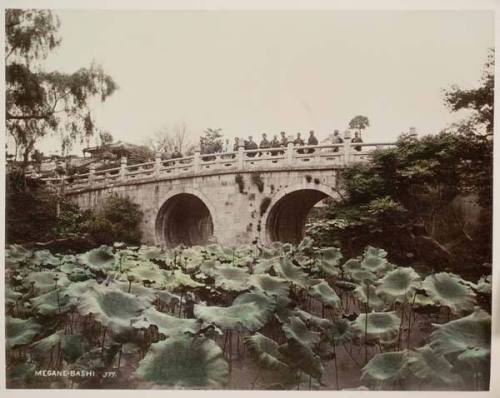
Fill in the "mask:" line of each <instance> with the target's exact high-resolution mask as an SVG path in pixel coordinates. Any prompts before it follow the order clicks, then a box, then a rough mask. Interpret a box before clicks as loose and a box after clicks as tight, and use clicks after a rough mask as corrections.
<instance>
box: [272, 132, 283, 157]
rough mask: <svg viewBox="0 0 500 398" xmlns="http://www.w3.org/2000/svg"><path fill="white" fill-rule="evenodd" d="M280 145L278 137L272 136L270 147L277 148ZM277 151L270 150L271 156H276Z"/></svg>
mask: <svg viewBox="0 0 500 398" xmlns="http://www.w3.org/2000/svg"><path fill="white" fill-rule="evenodd" d="M280 146H281V144H280V142H279V140H278V137H276V136H274V138H273V140H272V141H271V148H279V147H280ZM278 153H279V151H271V155H272V156H276V155H277V154H278Z"/></svg>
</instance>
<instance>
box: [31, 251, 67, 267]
mask: <svg viewBox="0 0 500 398" xmlns="http://www.w3.org/2000/svg"><path fill="white" fill-rule="evenodd" d="M31 262H32V263H33V264H34V265H36V266H38V267H44V268H54V267H56V266H58V265H59V264H60V263H61V260H60V259H59V258H57V257H55V256H54V255H52V253H51V252H50V251H48V250H37V251H35V253H34V255H33V258H32V259H31Z"/></svg>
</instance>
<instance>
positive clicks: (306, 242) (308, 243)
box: [297, 236, 314, 251]
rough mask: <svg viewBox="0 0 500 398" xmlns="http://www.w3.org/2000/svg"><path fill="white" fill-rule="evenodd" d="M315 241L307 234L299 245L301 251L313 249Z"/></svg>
mask: <svg viewBox="0 0 500 398" xmlns="http://www.w3.org/2000/svg"><path fill="white" fill-rule="evenodd" d="M313 243H314V241H313V240H312V239H311V238H310V237H309V236H306V237H305V238H304V239H302V241H301V242H300V243H299V246H298V247H297V248H298V249H299V250H300V251H303V250H308V249H311V248H312V246H313Z"/></svg>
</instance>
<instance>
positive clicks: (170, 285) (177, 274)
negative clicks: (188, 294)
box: [164, 269, 205, 291]
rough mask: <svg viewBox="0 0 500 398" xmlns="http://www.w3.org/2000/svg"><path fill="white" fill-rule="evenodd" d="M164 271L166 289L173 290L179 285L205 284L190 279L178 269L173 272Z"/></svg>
mask: <svg viewBox="0 0 500 398" xmlns="http://www.w3.org/2000/svg"><path fill="white" fill-rule="evenodd" d="M164 272H165V277H166V279H167V282H166V285H165V288H166V289H167V290H170V291H173V290H175V289H178V288H179V287H184V288H186V287H191V288H195V287H201V286H205V285H204V284H203V283H200V282H196V281H195V280H194V279H192V278H191V277H190V276H189V275H188V274H185V273H184V272H182V271H181V270H180V269H176V270H174V271H173V272H167V271H164Z"/></svg>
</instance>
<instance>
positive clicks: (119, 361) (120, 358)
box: [117, 344, 123, 369]
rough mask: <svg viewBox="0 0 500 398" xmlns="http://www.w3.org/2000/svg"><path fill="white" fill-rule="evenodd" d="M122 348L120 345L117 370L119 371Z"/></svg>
mask: <svg viewBox="0 0 500 398" xmlns="http://www.w3.org/2000/svg"><path fill="white" fill-rule="evenodd" d="M122 348H123V344H120V351H119V352H118V368H117V369H120V362H121V360H122Z"/></svg>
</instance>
